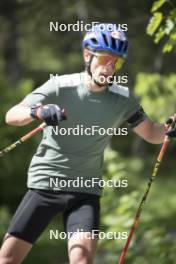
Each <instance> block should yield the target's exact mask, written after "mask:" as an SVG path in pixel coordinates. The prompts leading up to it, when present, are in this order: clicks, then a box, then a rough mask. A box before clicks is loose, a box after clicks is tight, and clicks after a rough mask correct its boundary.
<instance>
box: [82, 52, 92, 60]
mask: <svg viewBox="0 0 176 264" xmlns="http://www.w3.org/2000/svg"><path fill="white" fill-rule="evenodd" d="M83 57H84V61H85V62H89V60H90V57H91V53H90V52H89V50H88V49H84V50H83Z"/></svg>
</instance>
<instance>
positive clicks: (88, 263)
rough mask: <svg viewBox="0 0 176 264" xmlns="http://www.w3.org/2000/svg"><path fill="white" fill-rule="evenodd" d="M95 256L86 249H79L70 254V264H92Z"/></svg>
mask: <svg viewBox="0 0 176 264" xmlns="http://www.w3.org/2000/svg"><path fill="white" fill-rule="evenodd" d="M92 263H93V256H92V254H91V252H90V251H88V250H87V249H86V248H84V247H79V248H76V249H74V250H73V252H70V264H92Z"/></svg>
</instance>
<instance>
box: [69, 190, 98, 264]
mask: <svg viewBox="0 0 176 264" xmlns="http://www.w3.org/2000/svg"><path fill="white" fill-rule="evenodd" d="M75 197H76V198H75V199H74V200H73V201H72V202H73V203H72V205H71V206H69V207H68V208H67V209H66V211H65V212H64V226H65V231H66V233H67V236H68V239H69V240H68V255H69V260H70V262H69V263H70V264H92V263H93V258H94V256H95V252H96V246H97V241H98V230H99V218H100V204H99V199H100V197H99V196H97V195H90V194H77V195H76V194H75Z"/></svg>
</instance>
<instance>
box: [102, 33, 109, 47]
mask: <svg viewBox="0 0 176 264" xmlns="http://www.w3.org/2000/svg"><path fill="white" fill-rule="evenodd" d="M102 36H103V39H104V42H105V44H106V46H109V43H108V40H107V37H106V35H105V34H102Z"/></svg>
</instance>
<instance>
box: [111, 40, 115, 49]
mask: <svg viewBox="0 0 176 264" xmlns="http://www.w3.org/2000/svg"><path fill="white" fill-rule="evenodd" d="M111 40H112V48H113V49H114V50H115V49H116V40H115V38H111Z"/></svg>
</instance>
